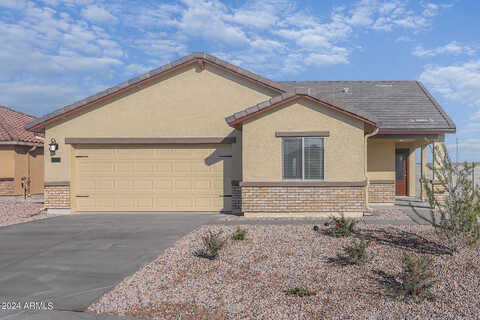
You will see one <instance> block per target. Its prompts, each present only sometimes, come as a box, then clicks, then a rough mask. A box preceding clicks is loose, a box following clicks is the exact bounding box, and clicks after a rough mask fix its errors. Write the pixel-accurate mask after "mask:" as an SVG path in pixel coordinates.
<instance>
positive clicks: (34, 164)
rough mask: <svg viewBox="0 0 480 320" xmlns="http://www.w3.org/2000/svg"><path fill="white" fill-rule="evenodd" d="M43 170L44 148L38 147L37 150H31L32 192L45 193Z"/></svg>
mask: <svg viewBox="0 0 480 320" xmlns="http://www.w3.org/2000/svg"><path fill="white" fill-rule="evenodd" d="M43 171H44V165H43V148H37V149H36V150H35V151H33V152H30V177H31V185H30V192H31V193H32V194H40V193H43V183H44V174H43Z"/></svg>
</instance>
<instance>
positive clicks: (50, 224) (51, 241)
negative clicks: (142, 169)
mask: <svg viewBox="0 0 480 320" xmlns="http://www.w3.org/2000/svg"><path fill="white" fill-rule="evenodd" d="M218 217H219V214H203V213H200V214H192V213H160V214H143V213H131V214H127V213H121V214H113V213H112V214H85V213H83V214H74V215H68V216H60V217H55V218H51V219H46V220H39V221H34V222H29V223H23V224H18V225H11V226H7V227H0V303H3V302H7V301H20V302H21V303H22V304H23V303H24V302H32V301H33V302H41V301H44V302H51V303H53V306H54V309H55V310H65V311H75V312H81V311H83V310H85V309H86V308H87V307H88V306H89V305H90V304H91V303H92V302H93V301H94V300H95V299H97V298H98V297H100V296H101V295H102V294H103V293H105V292H106V291H109V290H110V289H111V288H112V287H113V286H115V285H116V284H117V283H119V282H120V281H121V280H122V279H124V278H125V277H126V276H128V275H130V274H132V273H134V272H135V271H136V270H138V269H139V268H140V267H141V266H142V265H144V264H145V263H148V262H150V261H152V260H153V259H155V257H157V256H158V255H159V254H160V253H161V252H162V251H163V250H164V249H166V248H168V247H169V246H171V245H172V244H173V243H174V242H175V241H176V240H178V239H180V238H181V237H182V236H184V235H185V234H187V233H189V232H191V231H192V230H193V229H195V228H197V227H199V226H200V225H202V224H205V223H209V222H214V221H215V220H216V219H218ZM0 307H1V305H0ZM47 313H48V312H45V313H43V314H44V315H45V316H47V315H46V314H47ZM27 314H30V315H33V313H30V312H28V313H27ZM27 314H25V313H24V316H22V317H21V318H22V319H23V318H27ZM36 314H37V316H38V315H39V314H38V313H36ZM51 315H52V316H53V314H51ZM83 315H85V314H83ZM7 316H8V318H14V319H20V317H19V316H20V314H18V313H16V315H12V312H11V311H6V310H1V309H0V318H6V317H7ZM35 318H37V317H35ZM47 318H49V317H48V316H47ZM47 318H45V319H47ZM82 319H83V317H82Z"/></svg>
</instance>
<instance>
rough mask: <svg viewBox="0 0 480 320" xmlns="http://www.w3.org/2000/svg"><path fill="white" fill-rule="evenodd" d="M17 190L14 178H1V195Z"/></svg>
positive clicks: (10, 193)
mask: <svg viewBox="0 0 480 320" xmlns="http://www.w3.org/2000/svg"><path fill="white" fill-rule="evenodd" d="M14 192H15V179H14V178H0V195H2V196H4V195H12V194H14Z"/></svg>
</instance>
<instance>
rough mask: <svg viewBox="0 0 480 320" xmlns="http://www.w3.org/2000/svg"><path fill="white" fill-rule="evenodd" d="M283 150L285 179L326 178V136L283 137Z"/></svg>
mask: <svg viewBox="0 0 480 320" xmlns="http://www.w3.org/2000/svg"><path fill="white" fill-rule="evenodd" d="M282 150H283V154H282V156H283V179H303V180H324V179H325V138H320V137H308V138H307V137H305V138H302V137H289V138H283V148H282Z"/></svg>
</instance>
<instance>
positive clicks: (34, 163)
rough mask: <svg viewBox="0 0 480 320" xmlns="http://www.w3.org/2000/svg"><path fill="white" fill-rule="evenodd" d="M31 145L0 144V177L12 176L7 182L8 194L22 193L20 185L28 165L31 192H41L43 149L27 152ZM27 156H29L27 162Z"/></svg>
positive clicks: (25, 175) (27, 172)
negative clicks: (9, 189) (9, 186)
mask: <svg viewBox="0 0 480 320" xmlns="http://www.w3.org/2000/svg"><path fill="white" fill-rule="evenodd" d="M31 148H32V147H31V146H22V145H11V146H0V178H13V179H14V180H13V181H11V182H10V183H9V184H10V185H11V191H10V192H9V194H10V195H22V194H23V189H22V185H21V179H22V177H28V175H29V167H28V166H30V178H31V187H30V192H31V193H32V194H40V193H42V192H43V181H44V180H43V150H42V148H37V150H35V151H33V152H31V153H30V154H28V156H27V153H28V151H29V150H30V149H31ZM27 157H29V158H30V161H29V162H28V159H27Z"/></svg>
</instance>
